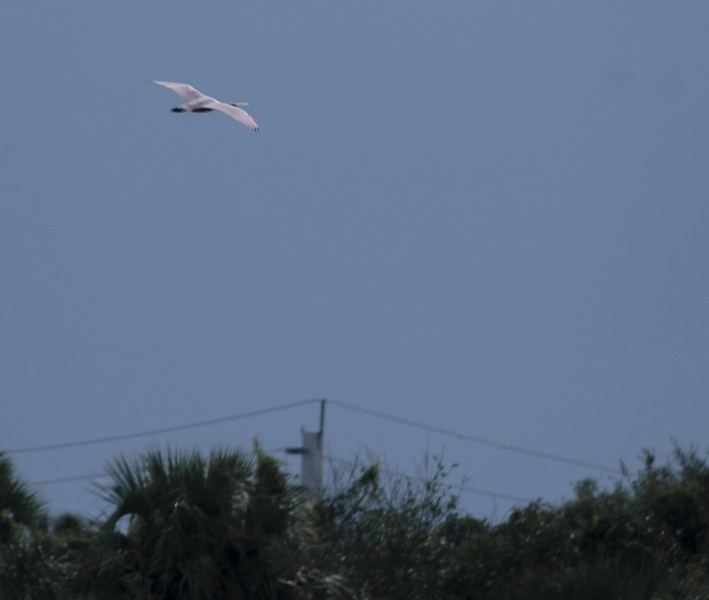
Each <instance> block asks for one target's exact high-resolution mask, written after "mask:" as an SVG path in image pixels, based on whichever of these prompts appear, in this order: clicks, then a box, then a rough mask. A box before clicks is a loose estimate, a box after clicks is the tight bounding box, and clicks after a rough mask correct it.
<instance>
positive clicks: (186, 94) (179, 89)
mask: <svg viewBox="0 0 709 600" xmlns="http://www.w3.org/2000/svg"><path fill="white" fill-rule="evenodd" d="M150 83H157V84H158V85H161V86H163V87H166V88H169V89H171V90H172V91H173V92H175V93H176V94H178V95H180V96H182V97H183V98H184V99H185V100H187V101H189V102H193V101H195V100H199V99H200V98H204V94H203V93H202V92H200V91H199V90H196V89H195V88H193V87H192V86H191V85H189V84H188V83H175V82H173V81H151V82H150Z"/></svg>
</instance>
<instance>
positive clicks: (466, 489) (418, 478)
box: [325, 456, 533, 502]
mask: <svg viewBox="0 0 709 600" xmlns="http://www.w3.org/2000/svg"><path fill="white" fill-rule="evenodd" d="M325 458H327V459H328V460H329V461H331V462H337V463H341V464H345V465H349V466H351V467H356V466H357V465H358V463H357V462H356V461H352V460H345V459H343V458H337V457H334V456H326V457H325ZM378 469H379V470H380V471H382V472H383V473H387V474H389V475H394V476H395V477H403V478H404V479H408V480H409V481H421V482H423V483H427V482H428V481H429V480H428V479H427V478H426V477H422V476H419V475H407V474H406V473H402V472H400V471H395V470H393V469H389V468H387V467H382V466H381V465H378ZM446 485H448V486H449V487H450V488H451V489H455V490H460V491H461V492H466V493H468V494H477V495H478V496H488V497H492V498H499V499H503V500H511V501H513V502H533V500H532V498H523V497H522V496H513V495H511V494H505V493H502V492H493V491H491V490H483V489H481V488H475V487H470V486H467V485H454V484H446Z"/></svg>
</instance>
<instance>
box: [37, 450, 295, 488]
mask: <svg viewBox="0 0 709 600" xmlns="http://www.w3.org/2000/svg"><path fill="white" fill-rule="evenodd" d="M285 450H286V449H285V448H274V449H273V450H264V452H265V453H266V454H276V453H277V452H285ZM110 476H111V474H110V473H108V472H106V471H104V472H103V473H89V474H87V475H70V476H69V477H57V478H55V479H42V480H41V481H30V483H29V485H37V486H40V485H55V484H58V483H72V482H74V481H91V480H93V479H102V478H104V477H110Z"/></svg>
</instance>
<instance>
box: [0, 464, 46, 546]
mask: <svg viewBox="0 0 709 600" xmlns="http://www.w3.org/2000/svg"><path fill="white" fill-rule="evenodd" d="M43 514H44V511H43V503H42V501H41V500H40V499H39V497H38V496H37V494H36V493H35V492H33V491H31V490H30V488H29V486H28V485H27V484H26V483H25V482H24V481H22V480H21V479H20V478H19V477H17V475H16V474H15V469H14V466H13V464H12V462H11V461H10V459H9V458H8V457H7V456H6V455H5V453H3V452H0V544H7V543H10V542H11V541H12V540H13V539H14V538H15V536H16V535H17V534H18V528H19V529H21V528H23V527H32V526H33V525H35V524H36V523H37V522H38V520H39V519H40V517H42V516H43Z"/></svg>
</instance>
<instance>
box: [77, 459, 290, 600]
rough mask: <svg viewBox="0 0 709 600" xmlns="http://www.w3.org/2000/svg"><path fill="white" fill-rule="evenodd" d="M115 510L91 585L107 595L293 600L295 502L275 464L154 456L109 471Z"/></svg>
mask: <svg viewBox="0 0 709 600" xmlns="http://www.w3.org/2000/svg"><path fill="white" fill-rule="evenodd" d="M109 473H110V475H111V477H112V479H113V481H112V483H111V484H109V485H108V486H105V487H103V488H101V489H100V494H101V496H102V497H103V498H104V500H106V501H107V502H108V503H109V504H110V506H111V512H110V514H108V516H107V518H106V519H105V520H104V521H103V523H102V527H101V529H100V532H99V534H98V538H97V542H96V544H95V545H94V547H93V549H92V552H91V556H90V557H88V560H87V562H86V563H85V565H84V567H83V572H84V581H85V582H90V587H92V588H93V593H94V595H96V596H100V597H102V598H110V597H115V598H121V597H130V598H141V599H146V600H147V599H153V598H154V599H157V598H160V599H165V600H173V599H174V600H177V599H180V600H182V599H184V600H214V599H218V598H233V599H254V600H256V599H259V600H261V599H263V600H270V599H276V598H291V597H294V596H293V594H292V592H291V589H292V588H291V587H290V586H288V585H287V584H286V583H285V580H286V579H288V578H289V576H290V574H291V573H292V572H293V571H294V569H295V565H294V563H293V553H292V552H289V551H288V550H289V546H288V540H287V531H288V527H289V525H290V520H291V515H292V514H293V509H294V497H293V494H292V489H291V487H290V486H289V485H288V484H287V480H286V476H285V475H284V474H283V473H282V472H281V470H280V469H279V467H278V464H277V462H276V461H275V460H274V459H273V458H271V457H269V456H267V455H265V454H264V453H262V452H260V451H257V452H256V456H255V458H251V457H250V456H248V455H246V454H244V453H241V452H238V451H227V450H215V451H213V452H211V453H210V455H209V456H208V457H207V458H205V457H204V456H202V455H201V454H200V453H198V452H191V453H186V452H178V451H168V452H165V453H164V452H161V451H151V452H147V453H145V454H143V455H142V456H140V457H139V458H138V459H137V460H133V461H131V460H127V459H125V458H119V459H117V460H115V461H114V462H113V463H112V464H111V465H110V466H109Z"/></svg>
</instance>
